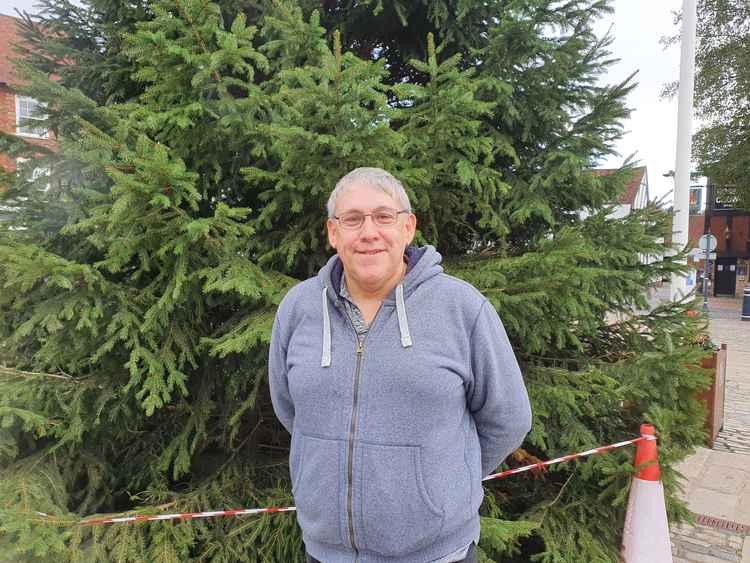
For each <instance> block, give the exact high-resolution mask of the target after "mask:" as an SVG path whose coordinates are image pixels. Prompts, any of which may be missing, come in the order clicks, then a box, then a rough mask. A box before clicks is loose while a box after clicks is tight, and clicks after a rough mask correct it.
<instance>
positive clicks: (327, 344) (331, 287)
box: [318, 245, 443, 367]
mask: <svg viewBox="0 0 750 563" xmlns="http://www.w3.org/2000/svg"><path fill="white" fill-rule="evenodd" d="M404 255H405V257H406V260H407V265H406V275H405V276H404V279H403V280H401V283H399V284H398V285H397V286H396V288H395V290H394V291H391V293H390V294H389V295H388V296H387V297H386V299H385V301H384V302H383V306H393V305H394V303H395V306H396V313H397V316H398V328H399V332H400V334H401V346H403V347H404V348H408V347H409V346H411V345H412V341H411V334H410V333H409V318H408V316H407V314H406V304H405V302H404V298H405V297H404V296H405V295H407V296H408V295H409V294H410V293H411V292H412V291H414V289H416V287H417V286H419V284H420V283H422V282H423V281H425V280H427V279H429V278H431V277H433V276H436V275H438V274H439V273H441V272H442V271H443V267H442V266H440V262H441V260H442V257H441V256H440V254H439V253H438V252H437V250H435V247H434V246H431V245H426V246H423V247H421V248H418V247H416V246H408V247H407V248H406V250H405V252H404ZM343 269H344V264H343V262H341V258H339V256H338V254H334V255H333V256H332V257H331V258H330V259H329V260H328V263H327V264H326V265H325V266H324V267H323V268H322V269H321V270H320V272H319V273H318V281H319V282H320V284H321V287H322V293H323V352H322V354H321V358H320V365H321V367H330V365H331V317H330V313H329V311H328V299H329V296H330V298H331V299H332V300H333V302H334V304H335V305H336V306H337V307H341V306H342V303H341V297H340V293H341V287H340V283H341V272H342V271H343Z"/></svg>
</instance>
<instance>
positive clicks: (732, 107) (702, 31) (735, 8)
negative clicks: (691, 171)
mask: <svg viewBox="0 0 750 563" xmlns="http://www.w3.org/2000/svg"><path fill="white" fill-rule="evenodd" d="M696 33H697V38H698V42H697V49H696V80H695V101H696V108H697V113H698V117H699V118H700V119H701V120H702V121H703V122H704V123H705V125H703V126H701V128H700V129H699V130H698V132H697V133H696V134H695V137H694V140H693V147H694V152H695V159H696V161H697V162H698V165H699V167H700V168H701V170H702V172H703V173H704V174H705V175H707V176H709V177H711V179H712V181H713V182H714V184H715V185H717V187H718V188H722V187H724V188H732V192H733V193H731V194H727V195H729V196H730V197H731V196H734V197H736V198H737V202H738V205H739V206H740V207H743V208H745V209H748V210H750V70H748V64H747V61H748V60H750V6H748V3H747V2H743V1H742V0H700V1H699V2H698V24H697V30H696Z"/></svg>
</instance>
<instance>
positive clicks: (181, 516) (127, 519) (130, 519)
mask: <svg viewBox="0 0 750 563" xmlns="http://www.w3.org/2000/svg"><path fill="white" fill-rule="evenodd" d="M646 440H656V438H655V437H654V436H648V435H643V436H641V437H639V438H633V439H632V440H625V441H624V442H617V443H616V444H610V445H608V446H601V447H599V448H594V449H591V450H586V451H585V452H580V453H577V454H570V455H565V456H562V457H557V458H555V459H550V460H549V461H542V462H539V463H533V464H531V465H526V466H524V467H517V468H516V469H509V470H508V471H503V472H501V473H495V474H493V475H488V476H487V477H485V478H484V479H482V481H489V480H491V479H501V478H503V477H507V476H508V475H515V474H516V473H523V472H524V471H531V470H533V469H541V468H542V467H546V466H548V465H553V464H555V463H562V462H565V461H572V460H574V459H579V458H582V457H587V456H590V455H594V454H601V453H605V452H608V451H610V450H614V449H617V448H622V447H625V446H630V445H631V444H636V443H638V442H644V441H646ZM296 510H297V508H296V507H295V506H285V507H282V508H242V509H237V510H210V511H207V512H182V513H176V514H155V515H150V516H149V515H138V516H121V517H117V518H97V519H93V520H81V521H80V522H78V524H80V525H81V526H101V525H104V524H123V523H135V522H155V521H166V520H192V519H194V518H213V517H217V516H243V515H246V514H265V513H273V512H294V511H296ZM37 514H38V515H40V516H43V517H49V516H48V515H47V514H44V513H43V512H37Z"/></svg>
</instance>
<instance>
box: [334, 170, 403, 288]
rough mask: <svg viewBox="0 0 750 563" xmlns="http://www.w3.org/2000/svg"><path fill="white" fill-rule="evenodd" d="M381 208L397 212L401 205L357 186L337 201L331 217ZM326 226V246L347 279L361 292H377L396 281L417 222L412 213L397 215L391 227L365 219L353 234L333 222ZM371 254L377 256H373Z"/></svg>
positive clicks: (373, 189)
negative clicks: (331, 250)
mask: <svg viewBox="0 0 750 563" xmlns="http://www.w3.org/2000/svg"><path fill="white" fill-rule="evenodd" d="M381 207H388V208H391V209H396V210H397V211H401V204H400V203H399V202H398V201H397V200H395V199H393V198H392V197H390V196H389V195H388V194H387V193H385V192H383V191H382V190H380V189H378V188H373V187H370V186H368V185H366V184H357V185H355V186H354V187H352V188H350V189H349V190H348V191H346V192H344V193H343V194H342V195H340V196H339V197H338V198H337V200H336V210H335V213H334V214H335V215H336V216H337V217H340V216H341V214H343V213H346V212H347V211H360V212H362V213H372V212H373V211H375V210H376V209H378V208H381ZM326 225H327V228H328V242H330V244H331V246H332V247H333V248H335V249H336V252H337V253H338V255H339V258H341V261H342V262H343V264H344V271H345V272H346V276H347V279H350V280H352V281H354V283H356V284H357V285H358V286H359V287H360V288H362V289H364V290H373V291H377V290H378V289H380V288H382V287H383V286H384V285H386V284H388V282H390V281H391V280H395V279H399V278H400V276H401V273H402V271H403V264H404V259H403V256H404V250H405V249H406V247H407V246H408V245H409V244H410V243H411V241H412V240H413V239H414V233H415V230H416V226H417V218H416V216H415V215H414V214H413V213H408V214H407V213H401V214H400V215H398V216H397V220H396V223H395V224H393V225H388V226H381V225H378V224H376V223H375V222H374V220H373V218H372V216H368V217H365V222H364V223H363V224H362V226H361V227H360V228H359V229H355V230H348V229H345V228H344V227H343V226H342V225H341V224H340V223H339V221H337V220H335V219H328V221H327V223H326ZM373 251H378V252H376V253H374V254H373V253H372V252H373Z"/></svg>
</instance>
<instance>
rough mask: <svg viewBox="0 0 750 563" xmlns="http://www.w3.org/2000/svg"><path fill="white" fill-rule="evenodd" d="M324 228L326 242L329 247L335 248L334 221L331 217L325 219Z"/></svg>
mask: <svg viewBox="0 0 750 563" xmlns="http://www.w3.org/2000/svg"><path fill="white" fill-rule="evenodd" d="M326 230H327V231H328V244H330V245H331V248H336V223H335V222H334V221H333V219H328V220H327V221H326Z"/></svg>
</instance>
